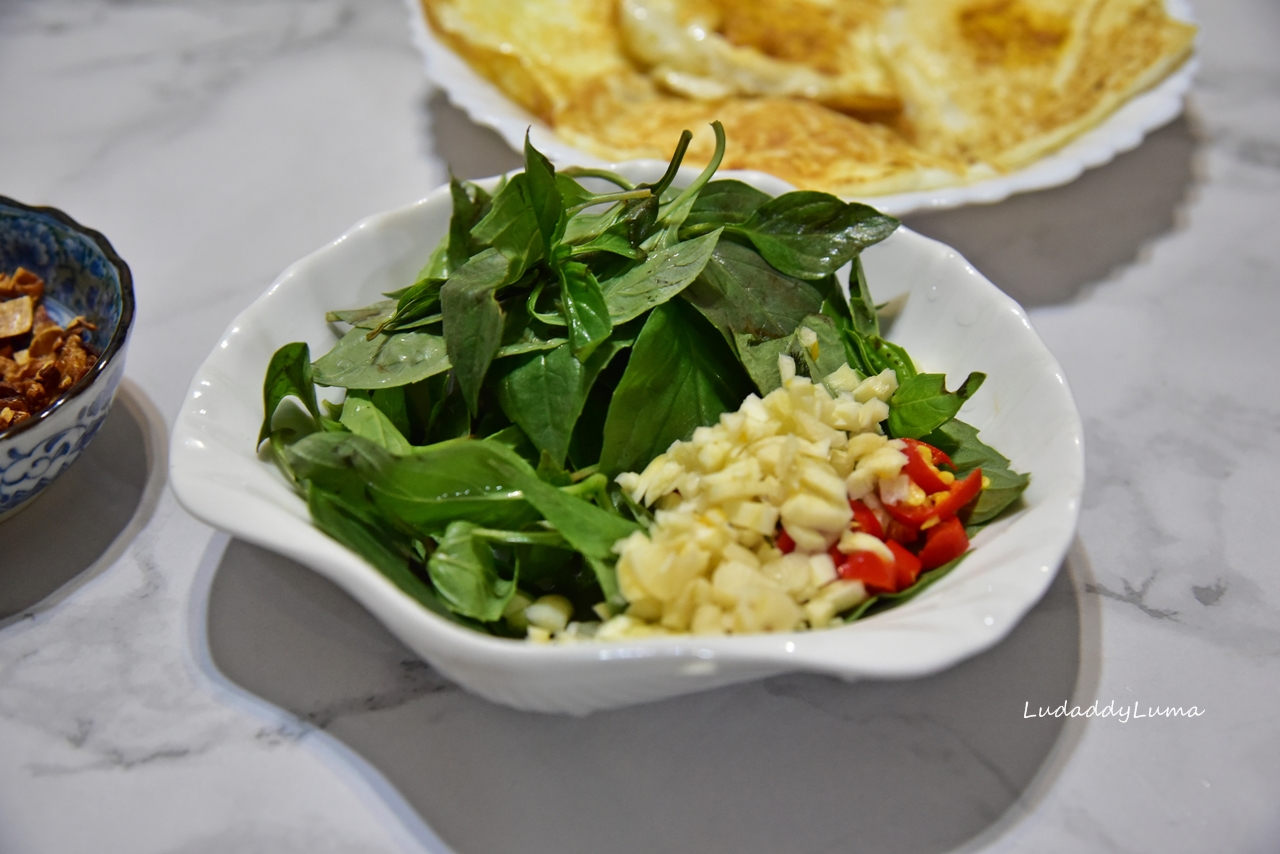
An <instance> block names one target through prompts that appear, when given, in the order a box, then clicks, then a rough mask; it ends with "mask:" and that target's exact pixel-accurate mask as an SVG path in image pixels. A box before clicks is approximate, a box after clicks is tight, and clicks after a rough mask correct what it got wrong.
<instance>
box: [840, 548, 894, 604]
mask: <svg viewBox="0 0 1280 854" xmlns="http://www.w3.org/2000/svg"><path fill="white" fill-rule="evenodd" d="M890 548H892V546H890ZM899 548H902V547H901V546H899ZM904 551H905V549H904ZM836 572H837V573H839V575H840V577H841V578H844V579H848V580H851V581H861V582H862V584H863V586H864V587H866V588H867V592H868V593H871V594H873V595H874V594H876V593H892V592H893V591H894V590H896V589H897V583H898V582H897V574H896V573H895V571H894V564H891V563H888V562H887V561H885V560H884V558H882V557H880V555H878V554H876V553H875V552H853V553H852V554H849V555H846V556H845V560H844V563H842V564H840V566H839V567H837V568H836Z"/></svg>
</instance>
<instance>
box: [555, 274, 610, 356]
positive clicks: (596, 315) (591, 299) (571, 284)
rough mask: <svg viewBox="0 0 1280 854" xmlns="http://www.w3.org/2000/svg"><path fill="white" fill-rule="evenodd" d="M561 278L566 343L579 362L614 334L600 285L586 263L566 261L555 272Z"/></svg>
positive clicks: (561, 299) (561, 300)
mask: <svg viewBox="0 0 1280 854" xmlns="http://www.w3.org/2000/svg"><path fill="white" fill-rule="evenodd" d="M556 272H557V274H559V277H560V302H561V304H562V305H563V306H564V316H565V320H567V321H568V322H569V344H570V346H571V347H573V353H574V355H575V356H577V357H578V358H579V359H586V358H587V357H588V356H590V355H591V353H592V351H593V350H595V349H596V347H598V346H600V343H601V342H602V341H604V340H605V339H606V338H608V337H609V333H610V332H612V331H613V323H612V322H610V319H609V308H608V306H607V305H606V303H605V299H604V294H602V293H601V292H600V283H599V282H597V281H596V277H595V276H594V275H593V274H592V272H591V270H590V269H588V268H587V265H586V264H582V263H579V262H577V261H565V262H563V263H562V264H560V265H559V266H558V267H557V269H556Z"/></svg>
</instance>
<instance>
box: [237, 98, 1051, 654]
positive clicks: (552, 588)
mask: <svg viewBox="0 0 1280 854" xmlns="http://www.w3.org/2000/svg"><path fill="white" fill-rule="evenodd" d="M713 127H714V128H715V132H716V141H717V145H716V153H715V157H714V158H713V159H712V161H711V163H710V164H709V165H708V166H707V168H706V169H705V170H704V171H703V172H702V173H701V174H700V175H699V176H698V178H697V179H696V180H695V181H694V182H693V183H692V184H690V185H689V186H688V187H686V188H683V189H677V188H675V187H674V186H673V181H674V179H675V177H676V172H677V169H678V167H679V165H680V162H681V159H682V158H683V156H684V152H685V149H686V147H687V146H688V144H689V139H690V135H689V133H688V132H685V134H684V135H683V136H682V138H681V140H680V143H679V145H678V147H677V149H676V152H675V155H674V156H673V158H672V160H671V163H670V166H669V168H668V169H667V171H666V173H665V174H664V175H663V176H662V178H661V179H660V180H659V181H657V182H656V183H653V184H639V185H633V184H632V183H631V182H629V181H627V180H626V179H625V178H623V177H621V176H619V175H615V174H612V173H609V172H605V171H601V170H590V169H566V170H562V171H560V172H557V171H556V170H555V169H554V168H553V167H552V165H551V163H550V162H549V161H548V160H547V159H546V158H545V157H543V155H542V154H540V153H539V152H538V151H537V150H535V149H534V148H533V146H532V145H530V144H529V143H528V141H527V140H526V143H525V151H524V154H525V168H524V171H523V172H521V173H519V174H515V175H513V176H511V177H509V178H507V179H504V180H503V181H502V182H501V183H500V184H499V185H498V186H497V188H496V189H495V190H494V192H493V193H488V192H486V191H485V190H484V189H482V188H481V187H479V186H477V185H475V184H472V183H468V182H463V181H457V180H454V181H453V182H452V183H451V191H452V199H453V213H452V219H451V221H450V225H449V232H448V234H447V235H446V236H445V237H444V239H443V240H442V241H441V242H440V244H439V246H438V248H437V249H436V250H435V252H434V253H433V255H432V256H431V260H430V261H429V263H428V264H427V265H426V267H425V268H424V269H423V270H422V272H421V273H420V275H419V277H418V280H417V281H416V282H414V283H413V284H412V285H410V286H409V287H406V288H404V289H403V290H400V291H396V292H393V293H389V294H387V295H386V297H387V299H385V300H384V301H381V302H378V303H375V304H373V305H371V306H368V307H365V308H360V309H354V310H348V311H334V312H331V313H330V314H329V315H328V320H329V321H330V322H333V323H344V324H347V325H349V326H350V331H348V332H346V334H345V335H343V337H342V338H341V340H340V341H338V343H337V344H336V345H335V346H334V347H333V349H332V350H330V351H329V352H328V353H326V354H325V355H323V356H321V357H320V358H319V359H317V360H316V361H315V362H314V363H312V362H311V358H310V354H309V352H308V348H307V346H306V344H301V343H295V344H288V345H286V346H284V347H282V348H280V350H278V351H277V352H276V354H275V355H274V357H273V358H272V360H271V364H270V366H269V368H268V370H267V376H266V382H265V386H264V389H263V402H264V407H265V416H264V420H263V424H262V431H261V434H260V436H259V445H261V443H262V442H264V441H269V451H268V452H269V453H270V455H271V456H272V457H273V458H274V459H275V461H276V462H277V463H278V464H279V466H280V467H281V469H282V470H283V471H284V472H285V474H286V476H287V477H289V478H290V480H291V481H292V482H293V483H294V484H295V485H296V487H297V489H298V490H299V492H300V493H301V494H302V495H303V496H304V497H305V498H306V500H307V504H308V507H309V508H310V511H311V515H312V518H313V519H314V520H315V523H316V525H317V526H319V527H320V528H321V529H322V530H324V531H325V532H326V533H328V534H329V535H330V536H332V537H333V538H334V539H336V540H338V541H339V542H341V543H343V544H344V545H346V546H348V547H349V548H351V549H352V550H354V551H356V552H357V553H359V554H361V555H362V556H363V557H364V558H365V559H367V560H368V561H369V562H370V563H371V564H373V565H374V566H375V567H377V568H378V569H379V570H380V571H381V572H382V573H384V574H385V575H386V576H387V577H388V578H389V579H390V580H391V581H392V582H394V583H395V584H396V585H397V586H398V587H400V589H402V590H403V591H404V592H405V593H407V594H408V595H410V596H412V597H413V598H415V599H417V600H418V601H419V602H421V603H422V604H423V605H424V606H426V607H427V608H430V609H431V610H433V611H435V612H436V613H438V614H441V615H443V616H445V617H448V618H450V619H453V620H456V621H459V622H462V623H464V624H466V625H469V626H472V627H474V628H477V629H480V630H484V631H490V632H493V633H495V634H507V633H509V632H510V629H509V628H507V626H506V623H504V621H503V620H502V615H503V612H504V610H505V609H506V608H507V606H508V604H509V603H510V601H511V599H512V597H513V596H514V595H515V594H516V592H517V590H518V589H521V590H524V591H526V592H527V593H528V594H530V595H531V596H533V597H536V596H537V595H541V594H543V593H546V592H556V593H560V594H563V595H565V596H567V597H568V598H569V599H570V601H572V602H573V603H574V606H575V609H576V613H577V615H578V616H579V617H580V618H583V619H591V618H593V617H594V615H593V612H592V610H591V609H592V606H594V605H596V604H597V603H599V602H601V601H602V600H603V601H605V602H606V603H607V605H608V607H609V608H610V609H612V610H613V611H615V612H616V611H617V610H618V609H621V608H623V607H625V605H626V603H625V601H624V600H623V599H622V598H621V597H620V595H619V593H618V589H617V582H616V579H615V576H614V568H613V562H614V559H615V555H614V553H613V545H614V543H615V542H617V541H618V540H619V539H622V538H624V537H626V536H628V535H629V534H630V533H631V532H632V531H634V530H636V529H637V528H638V527H644V526H647V525H648V524H649V522H650V521H651V519H650V516H649V513H648V511H647V510H646V509H645V508H643V507H640V506H637V505H636V504H635V503H634V502H632V501H631V500H630V499H629V497H628V496H627V495H625V494H624V493H623V492H622V491H621V490H620V489H619V488H618V487H617V485H616V484H615V483H614V482H613V478H614V477H615V476H616V475H617V474H619V473H621V472H624V471H637V470H640V469H642V468H643V467H644V466H645V465H646V464H647V463H648V462H649V461H650V460H651V459H653V457H655V456H656V455H658V454H659V453H661V452H663V451H665V450H666V449H667V447H668V446H670V444H671V443H672V442H673V441H676V440H678V439H686V438H688V437H689V436H690V435H691V434H692V432H693V430H694V428H696V427H698V426H700V425H707V424H712V423H714V422H715V421H716V420H717V419H718V418H719V416H720V415H721V413H723V412H726V411H732V410H736V409H737V408H738V407H739V406H740V405H741V403H742V401H743V399H744V398H745V397H746V396H747V395H748V394H750V393H752V392H756V393H759V394H761V395H763V394H767V393H768V392H770V391H772V390H773V389H775V388H777V387H778V386H779V385H780V383H781V377H780V375H779V369H778V356H779V355H782V354H790V355H791V356H792V357H793V358H794V360H795V363H796V366H797V370H798V371H799V372H800V373H801V374H804V375H806V376H809V377H812V378H813V379H814V381H815V382H816V381H821V379H822V378H823V377H825V376H827V375H828V374H830V373H831V372H832V371H834V370H835V369H836V368H837V367H839V366H840V365H841V364H843V363H845V362H847V363H848V364H849V365H851V366H852V367H853V368H855V369H856V370H858V371H859V372H861V373H862V374H863V375H872V374H877V373H880V372H881V371H883V370H884V369H886V368H891V369H893V370H894V371H895V372H896V374H897V378H898V382H899V389H898V392H897V394H896V395H895V396H894V398H893V399H892V401H891V404H890V415H889V420H888V429H889V431H890V432H891V433H892V434H893V435H894V436H897V437H911V438H925V439H926V440H927V441H929V442H931V443H932V444H935V445H937V446H938V447H940V448H942V449H944V450H946V451H947V452H948V453H949V454H950V455H951V457H952V459H953V460H956V461H957V465H958V466H959V467H960V468H961V474H964V473H965V472H967V471H970V470H972V469H973V468H975V467H978V466H981V467H982V469H983V472H984V474H986V476H987V477H988V478H989V479H990V481H991V483H990V486H989V487H988V489H987V490H985V491H984V493H983V495H982V498H981V499H980V501H979V506H978V507H976V508H975V509H974V512H973V515H971V516H970V518H969V523H970V525H971V527H978V526H981V525H982V524H984V523H985V522H987V521H989V520H990V519H991V518H993V517H994V516H995V515H996V514H998V513H999V512H1000V511H1001V510H1003V509H1004V508H1005V507H1007V506H1008V505H1009V504H1010V503H1012V502H1013V501H1015V500H1016V499H1017V497H1018V495H1019V494H1020V493H1021V491H1022V490H1023V489H1024V488H1025V487H1026V484H1027V476H1026V475H1020V474H1015V473H1014V472H1012V471H1011V470H1010V469H1009V466H1008V461H1007V460H1005V459H1004V458H1003V457H1001V456H1000V455H999V454H998V453H996V452H995V451H994V450H992V449H991V448H989V447H987V446H986V445H984V444H983V443H981V442H980V441H978V439H977V435H976V431H975V430H973V428H971V427H968V426H967V425H964V424H962V423H961V422H958V421H955V420H953V419H954V416H955V414H956V412H957V411H958V410H959V408H960V406H961V404H962V403H963V402H964V401H965V400H966V399H967V398H968V397H969V396H971V395H972V394H973V393H974V392H975V391H976V390H977V389H978V387H979V386H980V385H981V383H982V380H983V375H982V374H972V375H970V376H969V378H968V380H967V381H966V382H965V383H964V384H963V385H962V386H961V388H960V389H959V390H958V391H956V392H948V391H947V390H946V388H945V385H944V376H943V375H942V374H919V373H917V372H916V369H915V367H914V365H913V364H912V361H911V358H910V357H909V356H908V355H907V353H906V352H905V351H903V349H902V348H901V347H899V346H897V345H895V344H893V343H891V342H889V341H887V340H885V339H884V338H882V337H881V335H880V326H879V320H878V317H877V313H876V307H875V305H874V303H873V302H872V300H871V296H870V293H869V291H868V288H867V283H866V280H865V277H864V276H863V272H862V266H861V263H860V262H859V260H858V255H859V253H860V252H861V251H862V250H863V249H864V248H866V247H868V246H870V245H872V244H874V243H877V242H879V241H881V240H883V239H885V238H886V237H888V236H889V235H890V234H891V233H892V232H893V230H894V229H895V228H897V226H898V222H897V220H895V219H893V218H892V217H889V216H886V215H884V214H881V213H879V212H878V211H876V210H874V209H872V208H870V207H868V206H866V205H862V204H856V203H848V202H844V201H841V200H840V199H838V198H836V197H835V196H831V195H828V194H826V193H818V192H809V191H804V192H793V193H787V194H785V195H782V196H779V197H777V198H771V197H769V196H768V195H766V194H764V193H762V192H760V191H759V190H756V189H753V188H752V187H750V186H747V185H746V184H743V183H741V182H738V181H728V180H723V181H712V180H711V177H712V175H713V174H714V173H715V171H716V168H717V166H718V165H719V162H720V160H721V158H722V156H723V153H724V143H725V140H724V134H723V130H722V129H721V128H720V126H719V124H718V123H717V124H715V125H714V126H713ZM579 178H581V179H584V180H589V181H590V182H591V183H593V184H595V185H597V186H598V188H599V189H602V190H603V191H602V192H593V191H591V190H589V189H587V187H586V186H584V185H583V183H580V182H579V181H578V180H577V179H579ZM851 262H852V273H851V276H850V291H851V295H850V296H848V297H846V295H845V291H844V289H842V287H841V286H840V285H839V284H838V283H837V280H836V275H835V274H836V271H837V270H839V269H840V268H842V267H844V266H846V265H849V264H850V263H851ZM801 328H804V329H806V330H808V332H807V333H806V338H805V341H804V343H802V342H801V341H800V333H799V330H801ZM815 335H816V342H815V341H814V340H813V339H814V336H815ZM316 385H322V386H337V387H342V388H345V389H346V390H347V394H346V398H345V401H344V402H343V403H342V404H340V405H337V406H333V405H330V404H328V403H327V402H326V403H325V405H324V408H323V409H322V408H321V406H320V405H319V404H318V403H317V398H316V394H315V386H316ZM289 397H296V398H297V399H298V400H299V401H300V402H301V403H302V404H303V406H305V409H306V411H305V412H303V411H302V410H301V409H300V408H299V407H297V406H283V407H282V406H281V403H282V402H283V401H285V399H286V398H289ZM940 574H941V572H940V571H937V570H935V571H934V572H933V573H926V575H925V576H922V578H921V581H920V582H919V583H918V584H917V585H916V586H915V587H913V588H911V589H910V590H908V591H903V592H902V593H899V594H896V597H897V598H898V599H902V598H907V596H908V595H914V594H915V593H916V592H918V591H919V590H920V589H923V587H924V586H926V585H927V584H928V583H930V582H932V581H933V580H936V578H937V577H938V576H939V575H940ZM867 604H874V603H867ZM867 604H864V605H863V606H861V607H860V609H859V610H858V612H857V615H858V616H861V615H862V614H864V613H867V612H868V611H867ZM880 604H881V605H883V604H887V603H880ZM873 610H874V609H873Z"/></svg>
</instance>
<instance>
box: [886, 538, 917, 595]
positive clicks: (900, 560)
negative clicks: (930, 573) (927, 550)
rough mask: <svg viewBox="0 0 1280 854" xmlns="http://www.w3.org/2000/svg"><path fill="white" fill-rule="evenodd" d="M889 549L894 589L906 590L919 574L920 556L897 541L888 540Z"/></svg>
mask: <svg viewBox="0 0 1280 854" xmlns="http://www.w3.org/2000/svg"><path fill="white" fill-rule="evenodd" d="M889 551H891V552H893V558H894V560H893V575H894V582H895V585H896V586H895V588H894V589H895V591H896V590H906V589H907V588H908V587H910V586H911V585H913V584H915V583H916V578H917V577H918V576H919V575H920V558H918V557H916V556H915V555H913V554H912V553H911V552H909V551H907V550H906V549H905V548H903V547H902V546H901V545H899V544H898V543H895V542H892V541H890V542H889Z"/></svg>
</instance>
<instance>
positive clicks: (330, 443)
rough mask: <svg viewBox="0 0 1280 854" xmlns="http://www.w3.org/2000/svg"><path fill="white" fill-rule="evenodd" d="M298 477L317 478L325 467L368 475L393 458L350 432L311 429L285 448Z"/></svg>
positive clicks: (380, 447)
mask: <svg viewBox="0 0 1280 854" xmlns="http://www.w3.org/2000/svg"><path fill="white" fill-rule="evenodd" d="M285 456H286V457H287V458H288V461H289V465H290V467H291V468H292V469H293V471H294V473H295V474H297V476H298V479H299V480H317V479H319V478H323V477H324V472H325V471H352V472H355V473H356V474H358V475H359V476H360V477H361V478H362V479H364V478H369V477H372V476H373V475H374V474H376V473H377V472H378V471H380V470H381V469H382V468H383V467H384V466H387V465H390V464H391V463H392V462H393V461H394V457H392V456H391V455H390V454H389V453H387V451H386V449H385V448H383V447H382V446H381V445H378V444H377V443H375V442H372V441H370V440H369V439H366V438H364V437H363V436H357V435H355V434H354V433H312V434H311V435H310V436H306V437H304V438H303V439H301V440H299V441H297V442H294V443H293V444H292V445H290V446H289V447H288V448H287V449H286V450H285Z"/></svg>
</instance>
